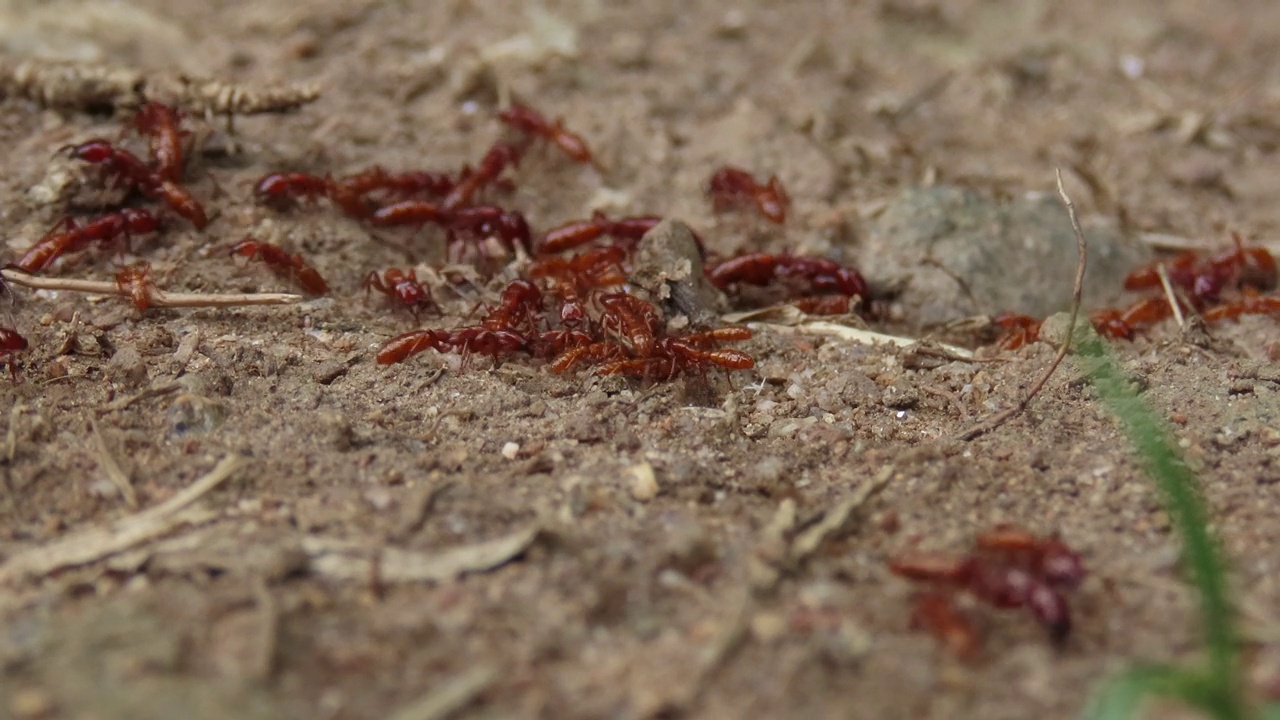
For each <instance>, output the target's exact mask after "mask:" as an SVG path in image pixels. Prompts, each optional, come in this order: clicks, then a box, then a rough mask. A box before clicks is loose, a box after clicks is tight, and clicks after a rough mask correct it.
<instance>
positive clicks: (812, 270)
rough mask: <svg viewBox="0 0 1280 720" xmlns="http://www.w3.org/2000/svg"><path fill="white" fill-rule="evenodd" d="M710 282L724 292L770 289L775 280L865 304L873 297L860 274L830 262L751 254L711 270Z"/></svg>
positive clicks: (802, 257)
mask: <svg viewBox="0 0 1280 720" xmlns="http://www.w3.org/2000/svg"><path fill="white" fill-rule="evenodd" d="M707 278H708V279H709V280H710V281H711V284H713V285H715V286H716V287H718V288H720V289H721V290H724V289H727V288H728V287H729V286H731V285H734V284H747V285H768V284H769V283H770V282H772V281H773V280H774V279H775V278H783V279H789V278H795V279H798V280H803V281H805V282H807V283H808V285H809V286H810V288H811V289H812V290H813V291H814V292H818V293H835V294H839V295H844V296H846V297H850V298H853V297H857V298H861V299H862V300H863V301H864V302H865V301H866V300H867V298H869V297H870V296H871V291H870V289H869V288H868V287H867V281H866V280H864V279H863V277H862V274H861V273H859V272H858V271H857V270H854V269H853V268H847V267H844V266H842V265H840V264H839V263H837V262H835V261H833V260H828V259H826V258H818V257H805V256H801V255H775V254H770V253H747V254H745V255H739V256H737V257H734V258H730V259H728V260H725V261H724V262H722V263H719V264H718V265H714V266H711V267H708V268H707Z"/></svg>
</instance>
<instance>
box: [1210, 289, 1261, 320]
mask: <svg viewBox="0 0 1280 720" xmlns="http://www.w3.org/2000/svg"><path fill="white" fill-rule="evenodd" d="M1276 314H1280V297H1277V296H1275V295H1258V294H1257V293H1255V292H1251V291H1246V292H1245V293H1244V297H1242V298H1240V299H1239V300H1236V301H1234V302H1229V303H1224V304H1222V305H1218V306H1217V307H1212V308H1209V309H1208V310H1205V311H1204V319H1205V320H1207V321H1209V322H1216V321H1218V320H1237V319H1239V317H1240V316H1241V315H1276Z"/></svg>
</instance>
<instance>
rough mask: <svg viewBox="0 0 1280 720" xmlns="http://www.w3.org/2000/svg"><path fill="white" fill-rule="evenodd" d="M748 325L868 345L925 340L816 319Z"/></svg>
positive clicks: (968, 354) (968, 355) (964, 355)
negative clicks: (828, 336) (792, 323)
mask: <svg viewBox="0 0 1280 720" xmlns="http://www.w3.org/2000/svg"><path fill="white" fill-rule="evenodd" d="M747 327H749V328H752V329H756V328H767V329H769V330H773V331H775V332H792V333H806V334H811V335H832V336H835V337H838V338H840V339H841V340H851V341H853V342H857V343H864V344H866V345H877V344H881V343H884V344H888V345H896V346H897V347H911V346H913V345H919V344H921V343H922V342H924V341H922V340H917V339H916V338H909V337H901V336H898V335H886V334H884V333H878V332H873V331H871V330H863V329H861V328H854V327H849V326H848V325H841V324H839V323H833V322H827V321H826V320H814V321H809V322H803V323H800V324H799V325H794V326H792V325H778V324H776V323H765V322H748V323H747ZM937 346H938V347H940V348H942V349H943V350H944V351H946V352H947V353H950V354H951V355H953V356H955V359H957V360H972V359H973V351H972V350H967V349H965V348H962V347H958V346H956V345H947V344H945V343H938V345H937Z"/></svg>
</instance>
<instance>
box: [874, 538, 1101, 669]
mask: <svg viewBox="0 0 1280 720" xmlns="http://www.w3.org/2000/svg"><path fill="white" fill-rule="evenodd" d="M889 570H890V571H891V572H893V573H894V574H895V575H899V576H901V577H904V578H907V579H909V580H913V581H916V582H923V583H928V584H930V585H932V586H933V587H934V590H931V591H929V592H927V593H925V594H923V595H921V596H919V597H918V598H917V603H918V604H917V608H916V611H915V613H914V615H913V622H914V623H915V624H917V625H919V626H922V627H924V628H925V629H928V630H930V631H931V632H933V633H935V634H936V635H938V637H939V638H940V639H941V640H942V641H943V642H944V643H946V644H947V645H948V646H949V647H951V648H952V649H953V650H955V651H957V652H959V653H963V654H973V653H976V650H977V641H976V630H974V629H973V627H972V623H971V622H970V621H969V620H968V619H967V618H965V617H964V616H963V615H961V614H960V613H959V611H957V610H955V608H954V606H952V607H951V608H944V607H943V605H942V603H943V602H944V601H945V602H946V604H948V605H949V604H950V601H951V598H950V595H949V594H948V592H947V591H948V590H949V591H952V592H955V591H961V592H967V593H969V594H970V595H972V596H973V597H975V598H976V599H978V600H980V601H982V602H984V603H986V604H988V605H991V606H992V607H995V608H1003V609H1008V608H1027V609H1028V610H1029V611H1030V612H1031V614H1032V615H1034V616H1035V618H1036V620H1037V621H1039V622H1040V624H1041V625H1043V626H1044V627H1045V629H1046V630H1048V632H1049V637H1050V638H1051V639H1052V640H1053V641H1054V642H1055V643H1062V642H1063V641H1065V640H1066V638H1067V636H1068V635H1069V634H1070V632H1071V611H1070V608H1069V607H1068V605H1067V600H1066V597H1065V596H1064V594H1063V593H1064V592H1065V591H1067V590H1070V589H1073V588H1075V587H1076V586H1078V585H1079V584H1080V582H1081V581H1082V580H1083V579H1084V575H1085V570H1084V563H1083V562H1082V560H1081V558H1080V555H1079V554H1078V553H1076V552H1075V551H1074V550H1071V549H1070V548H1069V547H1067V546H1066V545H1065V544H1063V543H1062V542H1061V541H1060V540H1058V539H1056V538H1043V537H1038V536H1036V535H1033V534H1031V533H1029V532H1027V531H1025V530H1022V529H1020V528H1015V527H1009V526H1001V527H997V528H995V529H993V530H991V531H988V532H986V533H983V534H981V535H979V536H978V538H977V540H976V542H975V545H974V551H973V552H971V553H970V554H969V555H967V556H965V557H962V558H958V559H957V558H946V557H940V556H936V555H925V554H920V555H911V556H905V557H901V558H898V559H895V560H892V561H890V563H889Z"/></svg>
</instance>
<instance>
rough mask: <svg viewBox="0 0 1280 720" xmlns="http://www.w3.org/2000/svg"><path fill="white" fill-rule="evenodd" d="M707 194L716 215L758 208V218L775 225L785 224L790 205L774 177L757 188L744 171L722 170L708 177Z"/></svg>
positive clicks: (737, 169)
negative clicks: (764, 218) (733, 209)
mask: <svg viewBox="0 0 1280 720" xmlns="http://www.w3.org/2000/svg"><path fill="white" fill-rule="evenodd" d="M707 194H708V195H710V196H711V203H712V206H713V207H714V208H715V210H716V212H723V211H724V210H727V209H729V208H731V207H736V206H739V205H745V204H751V205H755V206H756V207H757V208H759V210H760V214H761V215H764V216H765V217H766V218H768V219H769V220H772V221H773V222H775V223H778V224H782V223H783V222H786V219H787V206H788V205H789V204H791V199H790V198H788V197H787V191H786V190H784V189H783V188H782V181H780V180H778V176H777V175H774V176H772V177H770V178H769V181H768V182H767V183H765V184H763V185H761V184H760V183H758V182H756V179H755V178H753V177H751V174H750V173H748V172H747V171H746V170H743V169H741V168H736V167H732V166H725V167H722V168H720V169H719V170H717V171H716V172H715V174H714V175H712V176H711V181H710V182H709V183H707Z"/></svg>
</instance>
